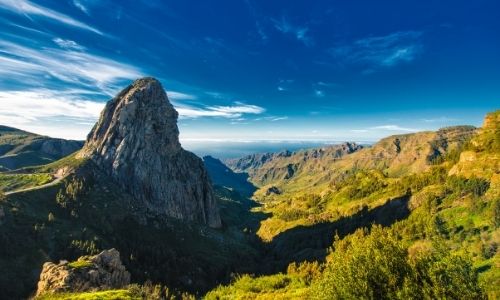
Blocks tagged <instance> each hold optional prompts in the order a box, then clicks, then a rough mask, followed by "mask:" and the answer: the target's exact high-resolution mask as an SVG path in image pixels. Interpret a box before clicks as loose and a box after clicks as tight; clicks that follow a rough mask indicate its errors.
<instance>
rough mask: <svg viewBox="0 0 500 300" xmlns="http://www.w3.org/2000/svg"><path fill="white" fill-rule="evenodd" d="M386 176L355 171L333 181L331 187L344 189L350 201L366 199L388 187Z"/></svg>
mask: <svg viewBox="0 0 500 300" xmlns="http://www.w3.org/2000/svg"><path fill="white" fill-rule="evenodd" d="M384 178H385V175H384V174H383V173H382V172H377V171H369V172H368V171H362V170H360V171H353V172H350V173H347V174H346V175H344V176H342V177H341V178H339V179H337V180H336V181H333V182H332V183H331V184H330V186H332V187H333V188H334V189H336V190H341V189H344V190H345V191H346V194H347V197H349V198H350V199H360V198H364V197H366V196H368V195H370V194H373V193H375V192H377V191H380V190H382V189H383V188H385V187H386V186H387V183H386V182H385V180H384Z"/></svg>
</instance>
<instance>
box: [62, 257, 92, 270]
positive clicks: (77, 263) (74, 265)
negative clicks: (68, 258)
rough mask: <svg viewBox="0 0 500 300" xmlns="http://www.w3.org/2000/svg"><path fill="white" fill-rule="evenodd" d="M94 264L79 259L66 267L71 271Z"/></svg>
mask: <svg viewBox="0 0 500 300" xmlns="http://www.w3.org/2000/svg"><path fill="white" fill-rule="evenodd" d="M93 265H94V264H93V263H92V262H91V261H88V260H84V259H79V260H76V261H73V262H70V263H69V264H68V266H69V267H70V268H73V269H83V268H89V267H92V266H93Z"/></svg>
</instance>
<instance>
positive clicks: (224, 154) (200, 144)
mask: <svg viewBox="0 0 500 300" xmlns="http://www.w3.org/2000/svg"><path fill="white" fill-rule="evenodd" d="M343 142H344V141H237V142H231V141H181V144H182V146H183V147H184V149H186V150H189V151H191V152H193V153H195V154H196V155H198V156H200V157H203V156H206V155H210V156H213V157H215V158H218V159H228V158H239V157H242V156H245V155H250V154H255V153H265V152H279V151H283V150H289V151H297V150H301V149H308V148H319V147H324V146H328V145H336V144H341V143H343ZM357 143H359V144H363V145H368V144H371V143H370V142H357Z"/></svg>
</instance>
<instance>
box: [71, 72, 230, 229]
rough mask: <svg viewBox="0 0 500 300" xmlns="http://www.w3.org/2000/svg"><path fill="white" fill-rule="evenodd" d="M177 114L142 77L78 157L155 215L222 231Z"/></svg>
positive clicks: (111, 105)
mask: <svg viewBox="0 0 500 300" xmlns="http://www.w3.org/2000/svg"><path fill="white" fill-rule="evenodd" d="M177 117H178V114H177V111H176V110H175V109H174V107H173V106H172V104H171V103H170V102H169V100H168V98H167V95H166V93H165V91H164V90H163V87H162V86H161V84H160V82H158V81H157V80H156V79H153V78H143V79H139V80H137V81H135V82H134V83H133V84H132V85H130V86H129V87H127V88H125V89H124V90H123V91H121V92H120V93H119V94H118V95H117V96H116V97H115V98H113V99H112V100H111V101H109V102H108V103H107V104H106V107H105V108H104V110H103V112H102V113H101V117H100V119H99V121H98V122H97V124H96V125H95V126H94V128H93V129H92V131H91V132H90V134H89V135H88V137H87V141H86V143H85V146H84V148H83V149H82V151H81V152H80V153H79V155H78V156H79V157H88V158H90V159H91V160H92V161H93V162H95V163H96V164H97V166H98V167H100V168H101V169H102V170H103V171H104V172H105V173H107V174H108V175H110V176H111V177H112V178H113V179H114V180H115V181H116V182H117V183H118V184H119V185H120V186H121V187H122V188H123V189H125V190H126V191H127V192H129V193H130V194H131V195H132V196H134V198H136V199H137V200H139V202H140V203H141V205H143V206H144V207H146V208H147V209H148V210H149V211H150V212H152V213H155V214H158V215H165V216H170V217H174V218H178V219H182V220H187V221H195V222H199V223H202V224H207V225H209V226H211V227H220V226H221V221H220V216H219V212H218V209H217V206H216V202H215V198H214V195H213V190H212V185H211V183H210V180H209V177H208V174H207V171H206V170H205V167H204V165H203V162H202V160H201V159H200V158H198V157H197V156H196V155H194V154H192V153H191V152H188V151H185V150H184V149H182V147H181V145H180V143H179V130H178V128H177Z"/></svg>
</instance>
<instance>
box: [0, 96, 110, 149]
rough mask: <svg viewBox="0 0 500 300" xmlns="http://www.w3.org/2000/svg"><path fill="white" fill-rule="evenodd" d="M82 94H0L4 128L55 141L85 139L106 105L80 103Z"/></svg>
mask: <svg viewBox="0 0 500 300" xmlns="http://www.w3.org/2000/svg"><path fill="white" fill-rule="evenodd" d="M83 92H84V91H83ZM81 93H82V91H81V90H58V91H57V92H54V91H49V90H45V89H38V90H29V91H0V120H1V124H2V125H8V126H13V127H16V128H21V129H24V130H29V131H33V132H36V133H40V134H47V135H51V136H55V137H63V138H74V139H83V138H84V137H85V136H86V134H87V133H88V132H89V130H90V128H91V127H92V126H93V124H94V123H95V121H96V120H97V119H98V117H99V114H100V112H101V110H102V109H103V107H104V103H102V102H95V101H89V100H80V97H81V95H80V94H81Z"/></svg>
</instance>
